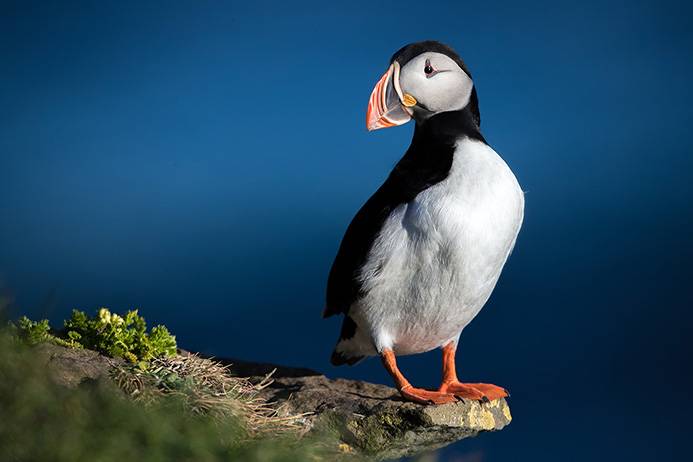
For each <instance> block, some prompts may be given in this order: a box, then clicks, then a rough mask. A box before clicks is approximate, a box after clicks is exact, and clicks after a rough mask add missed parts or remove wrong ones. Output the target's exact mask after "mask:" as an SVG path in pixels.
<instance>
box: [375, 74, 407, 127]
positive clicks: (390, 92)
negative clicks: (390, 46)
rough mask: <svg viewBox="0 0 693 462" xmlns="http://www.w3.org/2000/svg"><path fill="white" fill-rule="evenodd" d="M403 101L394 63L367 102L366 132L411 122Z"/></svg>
mask: <svg viewBox="0 0 693 462" xmlns="http://www.w3.org/2000/svg"><path fill="white" fill-rule="evenodd" d="M407 96H409V95H407ZM403 101H404V96H402V89H401V88H400V86H399V63H398V62H397V61H395V62H393V63H392V64H391V65H390V67H389V69H388V70H387V72H386V73H385V74H384V75H383V76H382V77H381V78H380V80H379V81H378V83H377V84H376V85H375V88H374V89H373V93H371V98H370V99H369V100H368V112H367V113H366V126H367V127H368V130H369V131H371V130H377V129H379V128H386V127H394V126H395V125H402V124H404V123H407V122H408V121H409V120H411V114H410V113H409V111H408V110H407V108H406V107H405V106H404V105H403V104H402V102H403Z"/></svg>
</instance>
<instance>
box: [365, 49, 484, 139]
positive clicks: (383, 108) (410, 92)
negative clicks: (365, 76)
mask: <svg viewBox="0 0 693 462" xmlns="http://www.w3.org/2000/svg"><path fill="white" fill-rule="evenodd" d="M473 86H474V84H473V82H472V79H471V77H469V75H467V73H466V72H465V71H463V70H462V68H461V67H460V66H459V65H458V64H457V63H456V62H455V61H454V60H453V59H452V58H450V57H449V56H447V55H445V54H443V53H436V52H424V53H421V54H420V55H418V56H416V57H414V58H412V59H411V60H409V61H408V62H407V63H406V64H405V65H404V66H403V67H400V64H399V63H398V62H397V61H396V60H395V61H393V63H392V64H391V65H390V68H389V69H388V70H387V72H386V73H385V75H383V77H382V78H381V79H380V81H379V82H378V83H377V85H376V86H375V89H374V90H373V93H372V94H371V98H370V101H369V104H368V114H367V116H366V117H367V126H368V130H377V129H379V128H385V127H392V126H395V125H402V124H403V123H406V122H407V121H409V120H410V119H411V118H412V117H414V118H416V119H417V120H423V119H426V118H428V117H431V116H432V115H434V114H438V113H440V112H447V111H457V110H460V109H462V108H464V107H465V106H466V105H467V104H468V103H469V99H470V97H471V94H472V89H473Z"/></svg>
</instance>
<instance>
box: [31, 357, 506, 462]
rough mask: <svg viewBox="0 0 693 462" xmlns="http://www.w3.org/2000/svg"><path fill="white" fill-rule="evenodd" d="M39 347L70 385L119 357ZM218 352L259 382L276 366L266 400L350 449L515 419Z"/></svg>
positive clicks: (381, 452) (453, 434)
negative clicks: (331, 434) (418, 400)
mask: <svg viewBox="0 0 693 462" xmlns="http://www.w3.org/2000/svg"><path fill="white" fill-rule="evenodd" d="M40 348H41V349H42V350H43V352H44V354H45V355H47V365H48V367H49V369H50V370H51V371H52V375H53V376H54V378H55V379H56V381H58V382H59V383H62V384H64V385H65V386H76V385H78V384H79V383H81V382H82V381H84V380H90V379H91V380H99V379H107V378H108V377H109V371H110V368H111V367H113V366H114V365H117V363H119V361H116V360H113V359H110V358H105V357H104V356H101V355H99V354H98V353H95V352H93V351H89V350H73V349H67V348H62V347H57V346H53V345H43V346H42V347H40ZM180 353H181V354H183V355H185V354H189V353H188V352H185V351H181V352H180ZM216 360H217V361H219V362H222V363H224V364H226V365H229V369H230V371H231V372H232V373H233V374H234V375H238V376H243V377H249V378H250V379H251V381H255V382H257V383H260V382H261V381H262V380H263V379H265V377H266V376H267V374H269V373H271V372H273V371H274V372H273V375H272V378H273V379H274V380H273V382H272V383H271V384H270V385H269V386H266V387H264V388H263V389H262V390H261V392H260V393H261V395H262V397H264V398H265V399H266V400H267V401H269V402H271V403H276V405H277V406H278V408H279V412H280V413H281V414H283V415H286V416H290V415H296V414H303V415H304V416H303V417H302V418H301V423H302V425H303V426H304V432H306V433H308V432H314V431H330V432H338V435H339V438H340V439H341V441H342V442H343V444H342V450H343V451H345V452H351V451H353V452H358V453H361V454H367V455H369V456H370V457H373V458H376V459H393V458H398V457H402V456H409V455H413V454H417V453H420V452H423V451H429V450H433V449H437V448H440V447H443V446H446V445H448V444H450V443H453V442H455V441H458V440H461V439H463V438H468V437H470V436H475V435H476V434H478V433H479V432H482V431H493V430H500V429H502V428H503V427H505V426H506V425H508V424H509V423H510V421H511V415H510V408H509V407H508V404H507V402H506V401H505V400H504V399H500V400H495V401H491V402H487V403H480V402H477V401H468V400H467V401H464V402H458V403H453V404H444V405H440V406H422V405H418V404H413V403H407V402H404V401H402V400H401V398H400V397H399V394H398V393H397V391H396V390H395V389H393V388H391V387H387V386H385V385H378V384H373V383H368V382H362V381H356V380H345V379H328V378H327V377H325V376H324V375H322V374H320V373H318V372H315V371H312V370H310V369H299V368H288V367H281V366H276V365H273V364H261V363H251V362H246V361H241V360H235V359H219V358H217V359H216Z"/></svg>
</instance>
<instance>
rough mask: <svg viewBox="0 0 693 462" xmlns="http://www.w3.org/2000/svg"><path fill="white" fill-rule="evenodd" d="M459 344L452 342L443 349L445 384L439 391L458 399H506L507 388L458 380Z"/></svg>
mask: <svg viewBox="0 0 693 462" xmlns="http://www.w3.org/2000/svg"><path fill="white" fill-rule="evenodd" d="M456 349H457V344H456V343H455V342H450V343H448V344H447V345H445V346H444V347H443V383H442V384H441V385H440V388H439V389H438V391H440V392H443V393H452V394H454V395H455V396H457V397H458V398H463V399H478V400H482V401H488V400H493V399H498V398H505V397H506V396H508V392H507V390H506V389H505V388H502V387H499V386H497V385H492V384H490V383H462V382H460V381H459V380H458V379H457V371H456V370H455V350H456Z"/></svg>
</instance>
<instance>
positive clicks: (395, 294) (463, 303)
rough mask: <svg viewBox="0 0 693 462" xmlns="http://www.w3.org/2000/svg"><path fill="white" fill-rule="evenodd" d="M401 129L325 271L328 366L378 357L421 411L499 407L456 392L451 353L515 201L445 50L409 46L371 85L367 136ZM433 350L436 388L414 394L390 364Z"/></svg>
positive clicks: (474, 393) (512, 222)
mask: <svg viewBox="0 0 693 462" xmlns="http://www.w3.org/2000/svg"><path fill="white" fill-rule="evenodd" d="M410 120H414V122H415V128H414V135H413V138H412V141H411V145H410V146H409V148H408V149H407V151H406V152H405V154H404V156H403V157H402V158H401V159H400V160H399V161H398V162H397V164H396V165H395V167H394V169H393V170H392V171H391V172H390V174H389V175H388V177H387V179H386V180H385V182H384V183H383V184H382V185H381V186H380V188H378V190H377V191H376V192H375V193H374V194H373V195H372V196H371V197H370V198H369V199H368V201H366V203H365V204H364V205H363V206H362V207H361V209H360V210H359V211H358V212H357V213H356V215H355V216H354V218H353V219H352V221H351V223H350V224H349V226H348V228H347V230H346V232H345V234H344V237H343V238H342V241H341V244H340V246H339V250H338V252H337V255H336V257H335V259H334V262H333V264H332V267H331V269H330V272H329V276H328V281H327V291H326V292H327V293H326V304H325V309H324V311H323V317H329V316H333V315H338V314H341V315H343V320H342V327H341V331H340V334H339V339H338V341H337V344H336V346H335V348H334V351H333V353H332V357H331V363H332V364H333V365H336V366H338V365H342V364H348V365H353V364H356V363H357V362H359V361H360V360H362V359H364V358H366V357H369V356H379V357H380V358H381V361H382V364H383V366H384V367H385V369H386V370H387V372H388V373H389V374H390V375H391V376H392V379H393V381H394V383H395V386H396V387H397V390H398V391H399V393H400V394H401V396H402V398H403V399H404V400H406V401H412V402H415V403H420V404H445V403H450V402H454V401H459V400H465V399H469V400H479V401H489V400H494V399H499V398H503V397H506V396H508V392H507V390H506V389H505V388H503V387H500V386H497V385H493V384H490V383H464V382H461V381H460V380H459V378H458V375H457V372H456V369H455V353H456V351H457V347H458V344H459V340H460V334H461V333H462V331H463V330H464V329H465V328H466V327H467V325H468V324H469V323H470V322H471V320H472V319H474V317H475V316H476V315H477V314H478V313H479V311H480V310H481V309H482V308H483V306H484V305H485V304H486V302H487V300H488V299H489V297H490V295H491V292H492V291H493V289H494V287H495V286H496V283H497V281H498V278H499V276H500V274H501V271H502V269H503V266H504V265H505V263H506V260H507V259H508V256H509V255H510V253H511V251H512V250H513V247H514V245H515V241H516V239H517V236H518V233H519V231H520V227H521V226H522V220H523V216H524V193H523V191H522V189H521V187H520V185H519V183H518V181H517V179H516V178H515V175H514V174H513V172H512V171H511V170H510V168H509V167H508V165H507V164H506V163H505V161H504V160H503V159H502V158H501V157H500V156H499V155H498V154H497V153H496V152H495V151H494V150H493V148H492V147H491V146H489V144H488V143H487V141H486V139H485V138H484V136H483V135H482V134H481V129H480V124H481V117H480V113H479V99H478V96H477V92H476V88H475V85H474V81H473V80H472V75H471V73H470V72H469V69H468V68H467V66H466V65H465V63H464V62H463V61H462V59H461V58H460V56H459V55H458V54H457V53H456V52H455V51H454V50H453V49H452V48H451V47H449V46H447V45H445V44H442V43H440V42H437V41H432V40H429V41H423V42H417V43H412V44H409V45H406V46H404V47H403V48H401V49H400V50H399V51H397V52H396V53H395V54H394V55H393V56H392V58H391V59H390V65H389V67H388V68H387V71H386V72H385V74H383V76H382V77H381V78H380V80H379V81H378V82H377V84H376V85H375V88H374V89H373V91H372V93H371V95H370V98H369V101H368V110H367V113H366V125H367V129H368V131H372V130H377V129H381V128H387V127H394V126H397V125H402V124H405V123H406V122H408V121H410ZM437 348H440V349H441V350H442V363H443V367H442V381H441V385H440V387H439V388H438V389H435V390H430V389H424V388H417V387H414V386H413V385H412V384H411V383H410V382H409V381H408V380H407V379H406V378H405V376H404V374H403V373H402V372H401V371H400V369H399V368H398V367H397V360H396V358H397V356H401V355H412V354H418V353H424V352H427V351H431V350H434V349H437Z"/></svg>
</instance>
